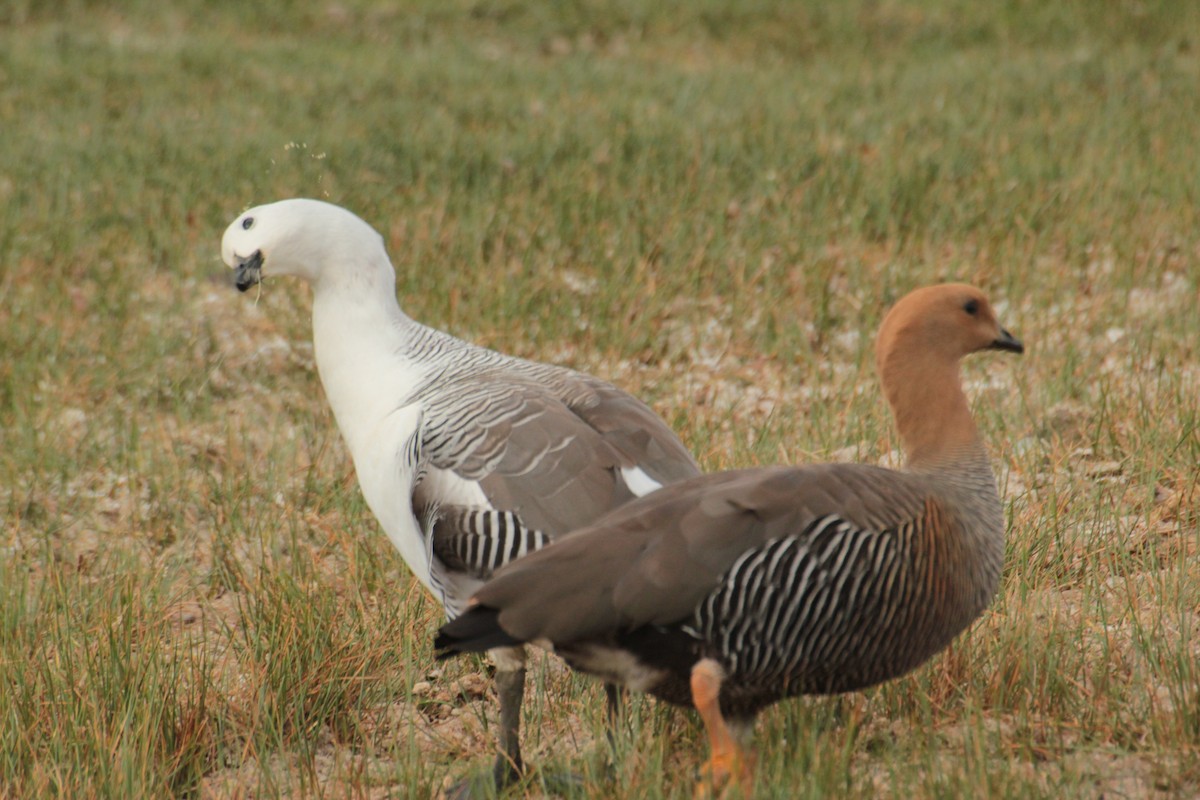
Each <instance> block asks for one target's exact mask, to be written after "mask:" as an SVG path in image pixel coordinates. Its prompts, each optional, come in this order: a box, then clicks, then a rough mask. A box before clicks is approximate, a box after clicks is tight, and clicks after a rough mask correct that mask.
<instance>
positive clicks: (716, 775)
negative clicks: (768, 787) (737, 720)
mask: <svg viewBox="0 0 1200 800" xmlns="http://www.w3.org/2000/svg"><path fill="white" fill-rule="evenodd" d="M722 680H724V674H723V671H722V669H721V667H720V665H719V664H717V663H716V662H715V661H712V660H711V659H704V660H703V661H701V662H700V663H698V664H697V665H696V666H695V667H693V669H692V680H691V683H692V702H693V704H694V705H695V706H696V710H697V711H699V712H700V718H701V719H702V720H704V727H705V728H706V729H707V731H708V743H709V747H710V748H711V752H712V755H711V757H710V758H709V759H708V761H706V762H705V763H704V766H702V767H701V768H700V782H699V783H698V784H696V791H695V797H696V800H711V798H714V797H718V798H721V800H726V798H734V797H741V798H743V800H750V798H751V797H752V796H753V790H754V761H755V759H754V756H753V754H752V753H749V752H747V751H745V750H743V749H742V748H741V747H740V746H739V745H738V742H737V740H736V738H735V737H734V736H733V733H732V731H730V730H729V727H728V725H726V723H725V720H724V718H723V717H722V716H721V706H720V702H719V696H720V690H721V681H722ZM733 777H736V778H737V780H736V781H731V780H730V778H733Z"/></svg>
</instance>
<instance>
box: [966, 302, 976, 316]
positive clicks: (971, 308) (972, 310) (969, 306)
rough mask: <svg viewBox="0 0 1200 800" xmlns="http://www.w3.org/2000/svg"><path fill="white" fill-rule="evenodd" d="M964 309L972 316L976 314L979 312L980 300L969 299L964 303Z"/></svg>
mask: <svg viewBox="0 0 1200 800" xmlns="http://www.w3.org/2000/svg"><path fill="white" fill-rule="evenodd" d="M963 311H965V312H967V313H968V314H970V315H971V316H972V317H973V316H975V315H976V314H978V313H979V301H978V300H968V301H967V302H966V303H965V304H963Z"/></svg>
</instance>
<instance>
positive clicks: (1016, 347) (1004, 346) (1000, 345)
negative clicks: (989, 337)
mask: <svg viewBox="0 0 1200 800" xmlns="http://www.w3.org/2000/svg"><path fill="white" fill-rule="evenodd" d="M988 349H989V350H1007V351H1009V352H1010V353H1024V352H1025V345H1023V344H1021V340H1020V339H1018V338H1016V337H1015V336H1013V335H1012V334H1011V333H1009V332H1008V331H1006V330H1004V328H1001V329H1000V335H999V336H998V337H996V340H995V341H994V342H992V343H991V344H990V345H988Z"/></svg>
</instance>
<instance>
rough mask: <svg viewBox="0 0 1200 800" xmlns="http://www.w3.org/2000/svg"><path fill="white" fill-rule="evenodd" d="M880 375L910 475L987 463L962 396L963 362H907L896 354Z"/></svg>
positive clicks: (884, 362) (883, 363)
mask: <svg viewBox="0 0 1200 800" xmlns="http://www.w3.org/2000/svg"><path fill="white" fill-rule="evenodd" d="M879 371H880V378H881V380H882V382H883V387H884V394H885V395H886V396H887V400H888V403H889V404H890V405H891V407H892V414H893V415H894V416H895V418H896V427H897V429H898V430H899V431H900V438H901V439H902V440H903V442H904V452H905V455H906V456H907V459H908V461H907V466H908V468H909V469H912V470H921V471H923V470H936V469H939V468H947V467H951V466H954V465H961V464H962V462H963V461H966V460H971V459H973V458H974V457H977V456H979V455H984V457H986V453H985V451H984V448H983V445H982V443H981V442H980V441H979V433H978V431H977V430H976V428H975V421H974V419H972V417H971V409H970V407H969V406H968V405H967V398H966V395H964V394H963V390H962V382H961V379H960V376H959V368H958V359H956V358H944V359H938V358H923V359H905V358H904V357H903V355H901V354H897V353H895V352H893V353H891V354H889V355H888V356H886V357H885V358H884V359H882V360H881V362H880V364H879Z"/></svg>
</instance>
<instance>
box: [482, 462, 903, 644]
mask: <svg viewBox="0 0 1200 800" xmlns="http://www.w3.org/2000/svg"><path fill="white" fill-rule="evenodd" d="M925 495H926V492H925V491H924V485H923V483H922V482H921V480H920V479H919V478H915V477H914V476H911V475H907V474H904V473H897V472H892V471H889V470H884V469H879V468H874V467H867V466H862V465H854V464H832V465H829V464H826V465H818V466H810V467H776V468H766V469H752V470H742V471H737V472H727V473H720V474H716V475H707V476H704V477H700V478H695V479H691V480H687V481H684V482H682V483H677V484H674V485H672V486H668V487H666V488H664V489H661V490H659V491H658V492H655V493H654V494H652V495H649V496H648V497H644V498H641V499H639V500H636V501H633V502H631V503H629V504H627V505H625V506H623V507H621V508H619V509H617V510H616V511H614V512H612V513H610V514H608V515H606V516H605V517H603V518H602V519H600V520H599V521H597V522H596V523H595V524H594V525H591V526H589V527H587V528H585V529H583V530H581V531H579V532H578V533H575V534H572V535H571V536H568V537H567V538H565V539H563V540H561V541H560V542H558V543H556V544H554V545H553V546H551V547H548V548H546V549H544V550H542V551H541V552H538V553H535V554H533V555H531V556H528V557H526V558H524V559H521V560H520V561H517V562H515V563H513V564H510V565H509V566H507V567H506V568H504V569H502V570H500V571H499V572H497V573H496V577H495V578H494V579H493V580H491V581H489V582H488V583H487V584H486V585H485V586H484V587H483V588H481V589H480V590H479V592H477V593H476V595H475V598H474V601H475V602H476V603H477V604H479V605H483V606H487V607H491V608H496V609H499V611H500V624H501V626H502V627H503V628H504V630H505V631H507V632H509V633H510V634H512V635H513V636H514V637H516V638H518V639H521V640H526V641H528V640H534V639H541V638H544V639H548V640H550V641H552V642H559V643H563V642H573V641H581V640H587V639H590V638H597V637H604V636H606V635H608V634H611V633H613V632H617V631H622V630H630V629H633V628H637V627H640V626H642V625H648V624H658V625H667V624H674V623H679V622H683V621H686V620H687V619H688V618H689V617H690V616H691V615H692V613H693V612H694V611H695V608H696V605H697V604H698V603H699V602H700V600H701V599H702V598H703V597H704V596H705V595H706V594H708V593H709V592H710V591H711V590H712V589H713V587H714V586H715V585H716V584H717V582H718V579H719V578H720V577H721V576H722V575H723V574H724V573H725V572H726V571H727V570H728V569H729V568H730V567H731V566H732V565H733V563H734V562H735V561H736V560H737V559H738V558H739V557H740V556H741V555H742V554H744V553H745V552H747V551H748V550H751V549H753V548H755V547H758V546H761V545H762V544H763V543H765V542H767V541H768V540H771V539H776V538H779V537H782V536H788V535H793V536H794V535H799V534H800V533H801V532H802V531H804V530H806V529H807V528H808V527H809V526H810V525H811V523H812V522H813V521H814V520H816V519H817V518H819V517H822V516H825V515H829V514H836V515H837V516H839V517H840V518H842V519H845V520H846V521H847V522H850V523H852V524H854V525H855V526H858V527H860V528H863V529H869V530H876V531H879V530H887V529H891V528H894V527H896V526H898V525H900V524H902V523H903V522H904V521H907V520H911V519H913V518H915V517H916V516H918V515H919V514H920V513H921V511H922V508H923V501H924V498H925Z"/></svg>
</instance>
